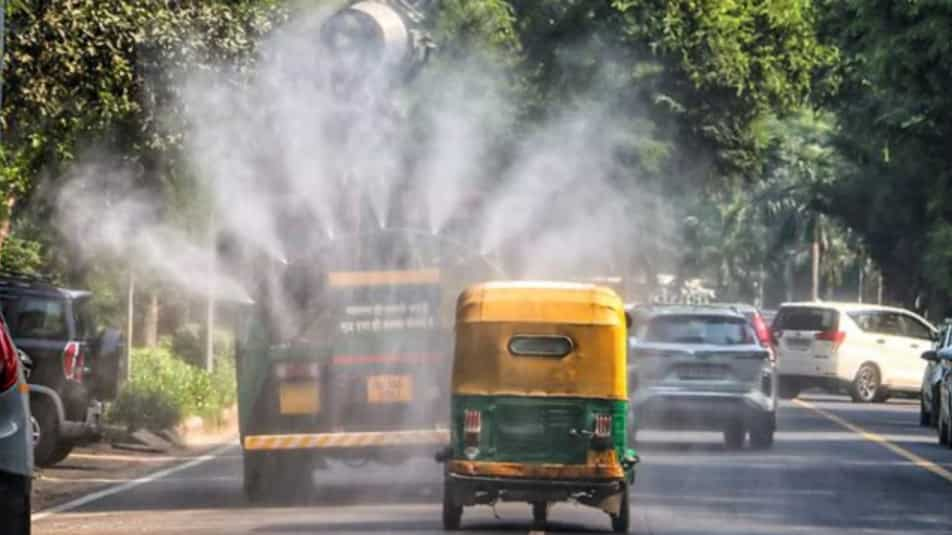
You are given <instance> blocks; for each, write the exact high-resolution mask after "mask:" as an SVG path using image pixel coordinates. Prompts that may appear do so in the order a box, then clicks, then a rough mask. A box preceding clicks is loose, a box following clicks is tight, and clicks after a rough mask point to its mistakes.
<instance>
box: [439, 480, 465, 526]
mask: <svg viewBox="0 0 952 535" xmlns="http://www.w3.org/2000/svg"><path fill="white" fill-rule="evenodd" d="M451 485H452V484H451V483H450V482H449V481H447V480H444V481H443V529H444V530H446V531H457V530H459V528H460V524H461V523H462V520H463V506H462V505H457V504H456V502H455V501H454V500H453V488H452V486H451Z"/></svg>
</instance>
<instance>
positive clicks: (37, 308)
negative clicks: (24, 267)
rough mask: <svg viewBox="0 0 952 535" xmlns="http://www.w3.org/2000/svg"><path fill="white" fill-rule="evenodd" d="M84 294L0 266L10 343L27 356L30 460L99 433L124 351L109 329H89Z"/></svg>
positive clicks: (0, 300) (50, 457) (56, 457)
mask: <svg viewBox="0 0 952 535" xmlns="http://www.w3.org/2000/svg"><path fill="white" fill-rule="evenodd" d="M91 297H92V294H91V293H90V292H87V291H83V290H68V289H64V288H58V287H56V286H55V285H53V284H51V283H50V282H47V281H45V280H42V279H39V278H35V277H30V276H26V275H20V274H14V273H6V272H2V273H0V306H2V310H3V315H4V317H5V318H6V320H7V325H8V326H9V329H10V333H11V334H12V335H13V340H14V343H16V345H17V347H18V348H19V349H20V350H21V351H23V352H24V353H26V355H27V357H29V361H30V363H31V372H30V378H29V382H30V409H31V413H32V414H33V419H34V422H33V425H34V433H35V444H34V458H35V462H36V464H37V465H38V466H49V465H53V464H56V463H58V462H59V461H61V460H63V459H65V458H66V457H67V456H68V455H69V453H70V451H71V450H72V449H73V447H74V446H75V445H76V444H78V443H81V442H83V441H86V440H89V439H92V438H95V437H96V436H97V435H98V434H99V432H100V417H101V415H102V402H103V401H109V400H112V399H114V398H115V396H116V390H117V388H118V379H119V365H120V362H121V361H122V358H123V355H124V353H125V351H126V348H125V344H124V342H123V340H122V336H121V333H120V332H119V331H118V330H116V329H105V330H102V331H99V330H97V328H96V325H95V323H94V321H93V318H92V316H91V315H90V310H89V305H90V303H89V301H90V298H91Z"/></svg>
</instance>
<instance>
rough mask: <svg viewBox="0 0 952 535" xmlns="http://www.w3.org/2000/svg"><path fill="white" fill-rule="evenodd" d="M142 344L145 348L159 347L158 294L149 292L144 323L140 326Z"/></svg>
mask: <svg viewBox="0 0 952 535" xmlns="http://www.w3.org/2000/svg"><path fill="white" fill-rule="evenodd" d="M142 342H143V345H145V346H146V347H155V346H157V345H159V294H158V292H151V293H150V294H149V303H148V305H147V306H146V309H145V321H144V325H143V326H142Z"/></svg>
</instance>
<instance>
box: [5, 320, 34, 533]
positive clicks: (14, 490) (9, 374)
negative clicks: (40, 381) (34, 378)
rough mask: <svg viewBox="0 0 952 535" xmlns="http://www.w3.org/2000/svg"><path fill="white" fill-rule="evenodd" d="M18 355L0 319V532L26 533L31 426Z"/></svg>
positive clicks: (21, 367) (27, 524)
mask: <svg viewBox="0 0 952 535" xmlns="http://www.w3.org/2000/svg"><path fill="white" fill-rule="evenodd" d="M28 391H29V390H28V387H27V384H26V378H25V377H24V366H23V365H22V364H21V362H20V354H19V353H18V352H17V350H16V347H14V345H13V340H12V339H11V338H10V335H9V333H8V332H7V329H6V325H5V323H4V322H3V319H2V317H0V526H2V527H0V531H2V532H3V533H4V534H9V535H28V534H29V533H30V487H31V482H32V479H33V444H32V439H33V427H32V426H31V425H30V421H31V420H30V404H29V400H28V394H27V393H28Z"/></svg>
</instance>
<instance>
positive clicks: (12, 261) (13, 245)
mask: <svg viewBox="0 0 952 535" xmlns="http://www.w3.org/2000/svg"><path fill="white" fill-rule="evenodd" d="M42 267H43V246H42V244H40V243H39V242H36V241H33V240H28V239H23V238H20V237H19V236H17V235H16V234H11V235H9V236H7V238H6V239H5V240H3V248H2V249H0V268H2V269H3V270H5V271H16V272H20V273H36V272H38V271H40V270H41V268H42Z"/></svg>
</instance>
